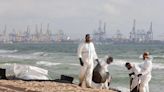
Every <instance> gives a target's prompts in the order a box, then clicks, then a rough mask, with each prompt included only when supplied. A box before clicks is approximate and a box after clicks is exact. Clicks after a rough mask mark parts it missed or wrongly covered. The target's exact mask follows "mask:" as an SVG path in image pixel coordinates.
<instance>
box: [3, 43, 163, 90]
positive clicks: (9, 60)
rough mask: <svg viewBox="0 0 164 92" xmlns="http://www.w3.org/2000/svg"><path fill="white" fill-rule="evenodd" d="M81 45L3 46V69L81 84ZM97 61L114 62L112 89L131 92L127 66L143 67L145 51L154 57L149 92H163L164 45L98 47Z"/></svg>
mask: <svg viewBox="0 0 164 92" xmlns="http://www.w3.org/2000/svg"><path fill="white" fill-rule="evenodd" d="M78 45H79V43H31V44H30V43H13V44H0V65H4V64H14V63H17V64H26V65H32V66H37V67H40V68H43V69H46V70H48V73H49V77H50V78H51V79H52V80H53V79H59V78H60V76H61V75H68V76H72V77H74V81H73V82H74V83H76V84H78V82H79V81H78V76H79V71H80V64H79V60H78V57H77V48H78ZM95 49H96V52H97V54H98V57H99V58H100V59H101V60H105V57H107V56H108V55H110V56H112V57H113V58H114V62H113V63H112V64H111V65H109V72H110V74H111V75H112V82H111V87H112V88H116V89H119V90H121V91H122V92H129V76H128V71H127V69H126V68H125V66H124V65H125V63H126V62H130V63H134V64H141V63H142V62H143V60H142V59H141V58H140V56H141V55H142V53H143V52H144V51H149V52H150V53H151V55H152V56H153V57H154V59H153V70H152V79H151V81H150V92H162V91H163V90H164V45H163V44H95Z"/></svg>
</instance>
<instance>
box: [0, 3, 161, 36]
mask: <svg viewBox="0 0 164 92" xmlns="http://www.w3.org/2000/svg"><path fill="white" fill-rule="evenodd" d="M163 4H164V0H0V31H2V30H3V28H4V25H5V24H6V25H7V26H8V30H9V31H11V29H12V28H15V29H17V30H18V31H23V30H25V29H26V26H27V25H30V27H31V30H32V31H34V29H35V24H39V25H40V24H41V23H42V24H43V28H44V29H46V25H47V23H50V29H51V31H53V32H56V31H57V30H59V29H62V30H64V32H65V33H67V34H68V35H70V36H72V37H73V38H79V37H84V35H85V34H86V33H92V31H93V30H95V29H97V26H98V21H99V20H102V21H103V22H106V23H107V34H108V36H109V37H111V35H113V34H115V32H116V30H117V29H119V30H120V31H121V32H122V33H123V34H124V35H125V36H128V35H129V34H128V33H129V32H130V31H131V29H132V23H133V19H136V27H137V29H145V30H148V28H149V25H150V22H151V21H152V22H153V31H154V38H155V39H164V38H162V34H164V31H163V30H164V26H163V25H164V20H163V17H164V12H163V9H164V5H163Z"/></svg>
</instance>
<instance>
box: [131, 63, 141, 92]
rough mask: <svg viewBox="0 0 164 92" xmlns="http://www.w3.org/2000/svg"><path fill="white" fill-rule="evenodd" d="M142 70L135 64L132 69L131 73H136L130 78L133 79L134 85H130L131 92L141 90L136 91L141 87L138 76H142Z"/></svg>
mask: <svg viewBox="0 0 164 92" xmlns="http://www.w3.org/2000/svg"><path fill="white" fill-rule="evenodd" d="M140 71H141V69H140V68H139V67H138V66H137V65H135V64H133V65H132V68H131V69H130V70H129V72H130V73H134V75H131V76H130V77H131V78H132V83H131V85H130V91H131V92H132V91H133V90H139V89H135V88H136V87H137V86H138V87H139V84H140V79H139V77H138V76H137V75H138V74H140Z"/></svg>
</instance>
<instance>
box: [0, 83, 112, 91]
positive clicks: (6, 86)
mask: <svg viewBox="0 0 164 92" xmlns="http://www.w3.org/2000/svg"><path fill="white" fill-rule="evenodd" d="M0 92H114V91H110V90H105V89H91V88H84V87H83V88H82V87H79V86H78V85H77V84H68V83H57V82H52V81H42V82H38V81H23V80H0Z"/></svg>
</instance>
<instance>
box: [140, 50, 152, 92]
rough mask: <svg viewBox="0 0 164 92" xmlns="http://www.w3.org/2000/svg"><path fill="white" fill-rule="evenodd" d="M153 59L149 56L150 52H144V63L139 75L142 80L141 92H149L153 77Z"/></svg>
mask: <svg viewBox="0 0 164 92" xmlns="http://www.w3.org/2000/svg"><path fill="white" fill-rule="evenodd" d="M152 59H153V58H152V57H151V56H150V55H149V52H144V54H143V60H144V62H143V63H142V64H141V65H140V68H141V72H140V74H138V76H139V77H140V78H141V84H140V92H149V82H150V80H151V77H152V76H151V71H152Z"/></svg>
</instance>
